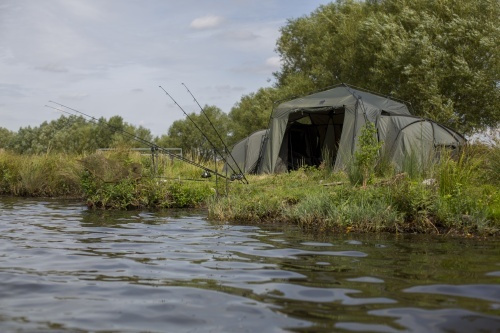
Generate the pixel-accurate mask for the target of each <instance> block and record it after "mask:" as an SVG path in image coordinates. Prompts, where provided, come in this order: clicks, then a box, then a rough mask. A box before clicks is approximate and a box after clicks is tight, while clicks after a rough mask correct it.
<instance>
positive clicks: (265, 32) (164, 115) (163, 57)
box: [0, 0, 331, 136]
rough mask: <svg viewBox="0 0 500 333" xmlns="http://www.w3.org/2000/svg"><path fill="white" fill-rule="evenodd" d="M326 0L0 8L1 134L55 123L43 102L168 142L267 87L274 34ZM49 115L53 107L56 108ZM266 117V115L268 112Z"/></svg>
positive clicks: (109, 1)
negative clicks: (113, 120)
mask: <svg viewBox="0 0 500 333" xmlns="http://www.w3.org/2000/svg"><path fill="white" fill-rule="evenodd" d="M329 2H331V1H326V0H260V1H257V0H182V1H176V0H1V1H0V127H4V128H7V129H9V130H11V131H18V130H19V128H21V127H28V126H31V127H35V126H39V125H41V124H42V123H43V122H44V121H51V120H54V119H57V118H59V117H60V116H61V115H62V113H60V112H58V111H56V110H54V109H51V108H48V107H46V106H45V105H54V104H51V103H49V101H55V102H57V103H60V104H63V105H66V106H69V107H71V108H73V109H75V110H78V111H81V112H84V113H86V114H88V115H90V116H93V117H95V118H99V117H105V118H107V119H109V118H110V117H112V116H115V115H119V116H121V117H122V118H123V119H124V121H126V122H127V123H129V124H132V125H135V126H143V127H145V128H147V129H149V130H150V131H151V132H152V134H153V135H155V136H160V135H163V134H167V132H168V128H169V127H170V125H171V124H172V123H173V122H174V121H175V120H178V119H186V118H185V115H184V113H183V111H182V110H181V109H180V108H179V107H178V106H177V105H176V104H175V103H174V102H173V101H172V100H171V99H170V98H169V97H168V96H167V95H166V94H165V92H164V91H163V90H161V89H160V88H159V86H162V87H163V88H164V89H165V90H166V91H167V92H168V93H169V94H170V95H171V96H172V97H173V98H174V100H175V101H176V102H177V103H178V104H179V105H180V106H181V107H182V109H183V110H184V111H185V112H187V113H191V112H196V113H199V112H200V108H199V107H198V105H197V104H196V102H195V101H194V100H193V98H192V97H191V95H189V93H188V92H187V90H186V88H185V87H184V86H183V85H182V83H184V84H185V85H186V86H187V87H188V88H189V90H190V91H191V92H192V93H193V95H194V97H195V98H196V100H197V101H198V102H199V103H200V104H201V105H202V106H205V105H215V106H217V107H219V108H220V109H221V110H222V111H224V112H226V113H229V112H230V111H231V108H232V107H233V106H234V105H235V104H236V103H237V102H239V101H240V100H241V97H242V96H244V95H248V94H250V93H254V92H257V91H258V89H259V88H263V87H268V86H271V85H272V84H273V83H274V82H275V81H274V77H273V75H272V73H273V72H275V71H277V70H279V68H280V59H279V56H278V54H277V53H276V52H275V48H276V41H277V39H278V38H279V36H280V28H281V27H283V26H285V25H286V24H287V21H288V20H289V19H295V18H299V17H302V16H306V15H309V14H311V12H313V11H314V10H316V9H317V8H319V6H320V5H324V4H327V3H329ZM54 106H55V105H54ZM269 111H271V110H269Z"/></svg>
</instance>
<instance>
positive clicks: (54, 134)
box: [0, 115, 153, 154]
mask: <svg viewBox="0 0 500 333" xmlns="http://www.w3.org/2000/svg"><path fill="white" fill-rule="evenodd" d="M124 132H126V133H128V134H124ZM134 136H136V137H139V138H141V139H143V140H146V141H152V140H153V136H152V135H151V132H150V131H149V130H148V129H145V128H144V127H142V126H140V127H135V126H133V125H130V124H127V123H126V122H124V121H123V118H122V117H120V116H113V117H111V118H110V119H109V120H106V119H105V118H100V119H98V120H97V122H96V123H90V122H87V121H86V120H85V119H83V118H82V117H78V116H75V115H71V116H69V117H66V116H61V117H60V118H59V119H57V120H53V121H51V122H46V121H45V122H43V123H42V124H41V125H40V126H37V127H31V126H28V127H21V128H20V129H19V131H18V132H17V133H14V132H8V131H7V132H5V130H3V131H1V132H0V144H1V145H2V146H0V148H5V149H9V150H11V151H14V152H17V153H19V154H41V153H49V152H60V153H76V154H82V153H86V152H87V153H88V152H94V151H95V150H96V149H99V148H114V147H123V146H125V147H129V148H138V147H144V144H142V145H141V143H140V142H138V141H137V140H135V139H134Z"/></svg>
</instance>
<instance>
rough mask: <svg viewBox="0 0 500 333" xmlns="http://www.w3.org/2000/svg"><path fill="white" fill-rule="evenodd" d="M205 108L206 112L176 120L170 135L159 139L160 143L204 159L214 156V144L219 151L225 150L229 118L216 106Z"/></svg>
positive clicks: (170, 129)
mask: <svg viewBox="0 0 500 333" xmlns="http://www.w3.org/2000/svg"><path fill="white" fill-rule="evenodd" d="M203 110H204V113H205V114H201V113H200V114H195V113H191V114H189V115H188V119H183V120H176V121H174V123H173V124H172V125H171V126H170V128H169V129H168V135H167V136H162V137H161V138H159V139H158V140H157V142H158V144H159V145H160V146H162V147H168V148H182V150H183V152H191V153H194V154H198V155H199V156H200V157H201V158H203V159H209V158H212V157H213V149H214V147H213V146H212V145H214V146H215V148H216V150H217V151H218V152H220V153H222V152H224V145H225V144H226V143H227V141H228V137H229V118H228V116H227V114H225V113H224V112H222V111H221V110H220V109H219V108H217V107H215V106H208V105H206V106H205V107H204V108H203ZM207 117H208V118H209V119H210V122H211V123H212V124H213V125H214V127H215V129H214V128H213V127H212V125H210V122H209V121H208V119H207ZM195 124H196V125H195ZM219 136H220V138H219ZM221 139H222V141H224V143H222V141H221Z"/></svg>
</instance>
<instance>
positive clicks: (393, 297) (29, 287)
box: [0, 198, 500, 333]
mask: <svg viewBox="0 0 500 333" xmlns="http://www.w3.org/2000/svg"><path fill="white" fill-rule="evenodd" d="M499 245H500V241H499V240H498V239H490V240H470V239H453V238H449V237H446V238H445V237H431V236H417V235H356V234H347V235H331V236H323V237H320V236H314V235H308V234H304V233H303V232H302V231H300V230H298V229H297V228H295V227H292V226H260V225H259V226H255V225H235V224H218V223H212V222H209V221H207V220H206V219H205V213H204V212H193V211H191V212H138V211H133V212H101V211H98V212H96V211H89V210H87V209H86V208H85V206H83V205H82V204H81V203H79V202H64V201H55V200H54V201H52V200H31V199H29V200H26V199H15V198H0V332H258V333H265V332H447V333H448V332H464V333H469V332H500V250H499Z"/></svg>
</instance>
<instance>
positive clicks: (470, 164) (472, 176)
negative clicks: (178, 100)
mask: <svg viewBox="0 0 500 333" xmlns="http://www.w3.org/2000/svg"><path fill="white" fill-rule="evenodd" d="M199 162H202V161H199ZM205 165H206V166H207V167H209V168H210V169H213V168H214V165H213V162H212V163H207V164H205ZM218 167H219V169H220V168H221V167H222V165H221V164H220V165H219V166H218ZM201 171H202V170H201V169H199V168H198V167H196V166H192V165H189V164H186V163H184V162H181V161H176V160H175V161H173V160H171V159H170V158H168V157H158V158H157V159H155V160H153V159H152V158H151V156H149V155H140V154H139V153H136V152H131V151H128V150H117V151H113V152H106V153H96V154H92V155H88V156H69V155H51V154H48V155H29V156H28V155H15V154H10V153H8V152H1V153H0V194H3V195H15V196H30V197H36V196H42V197H70V198H77V199H80V200H84V201H85V202H86V203H87V205H88V206H89V207H91V208H96V209H136V208H148V209H163V208H177V207H179V208H181V207H183V208H186V207H187V208H189V207H193V208H195V207H196V208H198V207H207V208H208V213H209V218H211V219H213V220H221V221H246V222H250V223H255V222H266V223H268V222H281V223H296V224H299V225H301V226H302V227H304V228H307V229H314V230H317V231H323V232H327V231H335V232H422V233H439V234H447V233H453V234H457V233H458V234H463V235H468V234H471V235H488V234H489V235H500V191H499V190H498V189H499V187H500V174H499V173H500V148H499V146H498V145H497V146H495V147H484V146H475V147H472V148H471V147H469V148H468V149H466V150H465V151H464V152H463V154H462V155H460V156H458V157H455V158H451V157H450V156H444V157H443V158H442V159H441V163H439V164H437V165H435V166H433V167H432V168H429V169H428V170H426V172H424V173H421V172H415V170H414V169H412V168H409V169H408V170H406V171H405V172H400V173H396V172H394V171H393V170H391V169H390V168H389V167H388V166H382V165H378V166H377V167H376V168H372V170H371V171H370V172H368V171H367V170H366V169H364V170H362V172H360V170H357V169H356V168H349V172H332V170H331V169H329V168H322V167H320V168H310V167H306V168H302V169H299V170H297V171H293V172H290V173H286V174H276V175H258V176H257V175H256V176H248V177H247V178H248V180H249V184H242V183H240V182H237V181H235V182H229V183H228V184H227V188H226V183H225V182H224V181H220V182H219V183H218V186H219V188H216V184H215V182H214V177H213V176H212V178H211V179H210V180H206V179H202V178H201V177H200V175H201ZM226 189H227V190H228V191H227V192H226ZM216 193H219V195H218V196H216V195H215V194H216Z"/></svg>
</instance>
